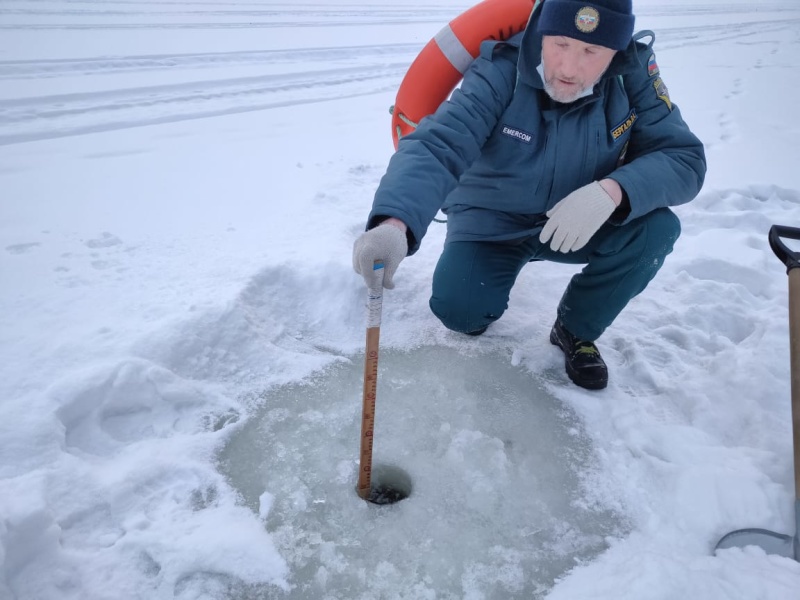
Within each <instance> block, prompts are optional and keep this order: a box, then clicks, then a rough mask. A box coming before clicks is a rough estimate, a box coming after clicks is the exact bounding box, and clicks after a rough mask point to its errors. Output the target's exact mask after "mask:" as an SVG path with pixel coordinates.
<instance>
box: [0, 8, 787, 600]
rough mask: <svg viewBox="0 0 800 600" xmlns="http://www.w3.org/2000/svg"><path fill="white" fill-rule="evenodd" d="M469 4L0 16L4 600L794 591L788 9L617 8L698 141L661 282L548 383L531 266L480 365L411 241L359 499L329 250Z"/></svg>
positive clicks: (345, 253) (344, 288)
mask: <svg viewBox="0 0 800 600" xmlns="http://www.w3.org/2000/svg"><path fill="white" fill-rule="evenodd" d="M468 6H469V3H468V2H463V1H456V0H437V1H435V2H432V3H431V2H429V3H425V4H422V3H415V4H411V5H406V6H400V5H397V4H396V3H394V2H388V0H371V1H370V2H368V3H366V4H352V3H351V4H347V3H343V2H337V1H335V0H330V1H328V2H318V3H299V4H298V3H289V2H284V3H278V2H272V1H270V0H264V1H261V2H256V1H255V0H251V1H250V2H245V1H238V0H232V1H230V2H221V1H216V2H214V1H206V2H200V1H189V0H176V1H175V2H170V3H159V2H146V1H137V2H123V1H118V2H117V1H109V2H96V1H95V2H93V1H89V0H86V1H82V2H70V1H66V0H64V1H56V0H47V1H36V2H23V1H22V0H6V1H5V2H3V3H2V5H0V81H1V82H2V85H0V563H1V564H2V569H1V570H0V598H2V599H3V600H5V599H6V598H9V599H15V600H16V599H20V600H28V599H37V600H39V599H42V600H51V599H77V598H80V599H82V600H88V599H91V600H94V599H98V600H100V599H112V598H113V599H117V598H142V599H148V600H149V599H153V598H159V599H161V598H164V599H165V598H179V599H190V598H191V599H200V598H208V599H210V598H214V599H222V598H230V599H244V598H331V599H332V598H342V599H345V598H346V599H350V598H365V599H366V598H385V599H387V600H388V599H395V598H408V599H429V598H430V599H434V598H436V599H440V598H468V599H470V600H478V599H487V600H491V599H495V598H547V599H548V600H578V599H581V600H582V599H584V598H589V597H591V598H593V599H598V600H605V599H608V600H611V599H613V600H620V599H630V600H675V599H678V598H703V599H704V600H706V599H707V600H722V599H725V600H753V599H764V600H796V598H798V597H800V564H798V563H797V562H795V561H792V560H789V559H786V558H781V557H776V556H770V555H766V554H764V553H763V552H762V551H760V550H759V549H757V548H748V549H744V550H740V549H732V550H726V551H723V552H721V553H719V554H718V555H717V556H714V554H713V552H712V550H713V547H714V544H715V543H716V541H717V540H718V539H719V537H720V536H721V535H723V534H725V533H727V532H729V531H731V530H733V529H739V528H742V527H764V528H767V529H770V530H773V531H777V532H781V533H788V534H793V533H794V528H795V521H794V514H793V502H794V478H793V470H792V439H791V417H790V382H789V379H790V374H789V339H788V313H787V277H786V271H785V268H784V267H783V265H781V264H780V262H779V261H778V260H777V259H776V258H775V256H774V255H773V254H772V251H771V250H770V249H769V247H768V244H767V231H768V230H769V227H770V226H771V225H772V224H775V223H779V224H785V225H800V175H798V171H797V167H796V163H797V161H798V158H800V152H799V151H798V149H797V142H796V140H797V138H798V135H800V124H798V121H797V119H796V118H795V112H796V111H795V109H794V103H795V98H796V97H797V93H798V91H800V89H799V88H798V85H799V84H798V82H797V78H796V74H797V66H796V60H797V59H796V57H797V55H798V51H800V5H798V4H797V2H796V1H795V0H775V1H771V2H749V3H746V2H741V3H739V2H728V1H725V2H723V1H722V0H706V1H705V2H703V3H701V4H697V3H694V2H688V1H687V0H679V1H673V2H666V1H663V0H661V1H659V0H634V7H635V12H636V14H637V29H644V28H650V29H653V30H655V32H656V37H657V40H656V46H655V48H656V52H657V54H658V63H659V67H660V69H661V72H662V74H663V77H664V80H665V82H666V83H667V85H668V86H669V90H670V95H671V97H672V99H673V100H674V101H675V102H676V103H677V104H679V106H680V107H681V110H682V112H683V114H684V116H685V118H686V120H687V121H688V122H689V123H690V125H691V126H692V127H693V129H694V130H695V131H696V132H697V133H698V135H699V136H700V137H701V139H703V141H704V142H705V144H706V147H707V152H708V158H709V173H708V178H707V181H706V185H705V188H704V190H703V191H702V192H701V194H700V195H699V196H698V198H697V199H696V200H695V201H693V202H692V203H690V204H687V205H684V206H681V207H679V208H678V209H677V211H676V212H678V214H679V216H680V217H681V220H682V224H683V234H682V237H681V238H680V240H679V241H678V244H677V246H676V248H675V251H674V252H673V254H672V255H670V257H668V259H667V261H666V263H665V266H664V268H663V269H662V271H661V272H660V273H659V275H658V276H657V277H656V279H655V280H654V281H653V282H652V283H651V285H650V286H649V287H648V288H647V290H646V291H645V292H644V293H643V294H642V295H641V296H639V297H638V298H636V299H634V301H633V302H631V304H630V305H629V307H628V308H627V309H626V311H625V312H624V313H623V314H622V316H621V317H620V318H619V319H618V320H617V322H615V323H614V325H613V326H612V327H611V328H610V329H609V330H608V331H607V333H606V334H605V335H604V336H603V337H602V338H601V340H600V341H599V346H600V348H601V350H602V351H603V354H604V357H605V358H606V360H607V362H608V363H609V368H610V372H611V382H610V385H609V387H608V388H607V389H606V390H604V391H602V392H599V393H598V392H594V393H593V392H588V391H584V390H581V389H579V388H576V387H574V386H572V385H571V384H570V383H569V381H568V380H567V378H566V375H565V374H564V372H563V366H562V357H561V355H560V353H559V352H558V350H556V349H555V348H554V347H553V346H551V345H550V344H549V342H548V340H547V334H548V331H549V327H550V325H551V323H552V320H553V315H554V311H555V307H556V304H557V302H558V299H559V297H560V295H561V293H562V291H563V288H564V286H565V285H566V283H567V281H568V280H569V278H570V276H571V275H572V273H573V272H574V268H573V267H568V266H565V265H555V264H545V263H536V264H532V265H530V266H528V267H527V268H526V269H525V270H524V271H523V273H522V275H521V277H520V280H519V283H518V285H517V286H516V287H515V288H514V291H513V293H512V297H511V306H510V308H509V311H508V312H507V313H506V314H505V315H504V316H503V318H502V319H501V320H500V321H499V322H498V323H497V324H496V325H495V326H493V327H492V328H491V329H490V331H489V332H487V334H485V335H484V336H482V337H481V338H476V339H473V338H465V337H464V336H459V335H456V334H453V333H451V332H448V331H446V330H444V329H443V328H442V326H441V325H440V324H439V323H438V322H437V320H436V319H435V318H434V317H433V316H432V315H431V314H430V311H429V310H428V308H427V300H428V295H429V290H430V279H431V274H432V271H433V267H434V265H435V262H436V259H437V258H438V253H439V251H440V249H441V245H442V242H443V239H444V228H443V227H442V226H438V225H434V226H432V227H431V229H430V232H429V235H428V237H426V239H425V240H424V243H423V247H422V249H421V250H420V252H419V253H418V254H417V255H415V256H414V257H412V258H410V259H408V260H407V261H405V262H404V263H403V264H402V265H401V267H400V270H399V271H398V274H397V276H396V283H397V288H396V289H395V290H392V291H389V292H387V293H386V294H385V297H384V310H383V324H382V331H381V349H382V354H381V363H380V365H381V366H380V372H379V392H378V411H377V421H378V423H377V429H376V440H375V458H376V461H378V462H382V463H387V464H394V465H397V466H398V467H400V468H402V469H403V470H404V471H405V472H407V473H408V474H409V476H410V477H411V479H412V481H413V486H414V489H413V493H412V496H411V497H410V498H408V499H406V500H404V501H402V502H401V503H399V504H397V505H394V506H391V507H384V508H376V507H373V506H369V505H366V504H365V503H363V502H362V501H360V500H359V499H358V498H357V496H356V494H355V492H354V486H355V474H356V466H357V464H356V460H357V457H358V442H359V439H358V436H359V426H360V414H359V413H360V403H361V388H360V385H361V383H360V377H361V368H362V361H363V349H364V327H365V310H364V301H365V291H364V289H363V283H362V281H361V280H360V277H359V276H358V275H356V274H355V273H353V272H352V268H351V266H350V251H351V246H352V241H353V239H354V238H355V236H356V235H357V234H358V233H359V232H360V231H361V230H362V228H363V224H364V219H365V218H366V214H367V211H368V208H369V205H370V202H371V199H372V193H373V191H374V189H375V186H376V185H377V183H378V181H379V179H380V177H381V175H382V174H383V171H384V169H385V167H386V164H387V161H388V159H389V157H390V155H391V152H392V143H391V136H390V132H389V114H388V107H389V106H390V105H391V104H392V103H393V100H394V94H395V93H396V90H397V86H398V84H399V82H400V80H401V78H402V76H403V74H404V72H405V69H406V68H407V66H408V64H409V63H410V62H411V60H413V58H414V56H415V55H416V53H417V52H418V51H419V50H420V49H421V48H422V46H423V45H424V44H425V43H426V42H427V41H428V39H430V38H431V37H432V36H433V35H434V34H435V33H436V32H437V31H438V30H439V29H440V28H441V27H442V25H444V24H445V23H446V22H447V21H449V20H450V19H452V18H453V17H454V16H456V15H457V14H459V13H460V12H462V11H463V10H464V9H465V8H466V7H468Z"/></svg>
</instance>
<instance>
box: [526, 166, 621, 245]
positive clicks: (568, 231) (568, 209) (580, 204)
mask: <svg viewBox="0 0 800 600" xmlns="http://www.w3.org/2000/svg"><path fill="white" fill-rule="evenodd" d="M616 208H617V205H616V204H614V201H613V200H612V199H611V196H609V195H608V194H607V193H606V191H605V190H604V189H603V187H602V186H601V185H600V184H599V183H598V182H596V181H593V182H592V183H590V184H588V185H585V186H583V187H581V188H578V189H577V190H575V191H574V192H572V193H571V194H570V195H569V196H567V197H566V198H563V199H562V200H560V201H559V202H558V204H556V205H555V206H554V207H553V208H551V209H550V210H548V211H547V216H548V217H549V220H548V221H547V223H545V226H544V228H543V229H542V233H541V234H539V241H540V242H542V243H543V244H546V243H547V240H549V239H550V237H551V236H552V238H553V239H552V240H550V248H551V249H552V250H555V251H556V252H564V253H566V252H574V251H575V250H579V249H581V248H583V247H584V246H585V245H586V242H588V241H589V240H590V239H591V237H592V236H593V235H594V234H595V233H596V232H597V230H598V229H600V227H601V226H602V225H603V223H605V222H606V221H607V220H608V217H610V216H611V213H613V212H614V209H616Z"/></svg>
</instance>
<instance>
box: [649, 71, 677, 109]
mask: <svg viewBox="0 0 800 600" xmlns="http://www.w3.org/2000/svg"><path fill="white" fill-rule="evenodd" d="M653 89H654V90H655V91H656V96H658V99H659V100H661V101H662V102H663V103H664V104H666V105H667V108H668V109H670V111H671V110H672V100H670V98H669V90H668V89H667V85H666V84H665V83H664V80H663V79H661V77H659V78H658V79H656V80H655V81H654V82H653Z"/></svg>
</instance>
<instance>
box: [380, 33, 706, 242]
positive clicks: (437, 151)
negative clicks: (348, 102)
mask: <svg viewBox="0 0 800 600" xmlns="http://www.w3.org/2000/svg"><path fill="white" fill-rule="evenodd" d="M535 29H536V28H535V23H531V24H530V25H529V27H528V28H527V29H526V31H525V32H523V33H521V34H519V35H517V36H515V37H513V38H511V39H510V40H508V41H506V42H484V44H483V45H482V46H481V53H480V56H479V57H478V58H477V59H476V60H475V61H474V62H473V63H472V65H471V67H470V68H469V70H468V71H467V73H466V74H465V76H464V79H463V81H462V82H461V86H460V88H459V89H457V90H456V91H455V92H454V93H453V95H452V97H451V98H450V100H448V101H446V102H444V103H443V104H442V105H441V106H440V107H439V109H438V110H437V111H436V112H435V113H434V114H433V115H431V116H429V117H426V118H425V119H423V120H422V121H421V122H420V124H419V127H418V128H417V129H416V131H414V132H413V133H411V134H410V135H408V136H406V137H405V138H403V139H402V140H400V143H399V145H398V150H397V152H396V153H395V154H394V155H393V156H392V158H391V160H390V162H389V166H388V168H387V171H386V174H385V175H384V177H383V179H382V180H381V183H380V185H379V187H378V190H377V191H376V194H375V200H374V203H373V207H372V211H371V213H370V216H369V220H368V223H367V227H368V228H370V227H374V226H375V225H376V224H377V223H379V222H380V221H382V220H383V219H385V218H387V217H397V218H399V219H401V220H402V221H403V222H405V223H406V225H408V227H409V254H413V253H414V252H416V250H417V249H418V248H419V243H420V241H421V240H422V238H423V237H424V235H425V232H426V231H427V228H428V225H429V224H430V223H431V221H432V220H433V218H434V217H435V216H436V213H437V211H438V210H439V209H440V208H441V209H442V210H443V211H444V212H445V213H446V214H447V223H448V224H447V236H448V240H450V241H458V240H498V241H499V240H509V239H514V238H520V237H525V236H527V235H530V234H532V233H534V232H535V231H538V229H539V228H540V227H541V225H542V222H543V218H544V215H543V213H545V212H546V211H547V210H548V209H550V208H552V207H553V205H555V204H556V203H557V202H558V201H559V200H561V199H562V198H564V197H565V196H566V195H568V194H569V193H570V192H572V191H574V190H576V189H577V188H579V187H581V186H583V185H586V184H588V183H590V182H592V181H597V180H600V179H603V178H606V177H608V178H611V179H614V180H616V181H617V182H618V183H619V184H620V186H621V187H622V189H623V190H624V192H625V194H626V199H627V201H626V205H625V207H624V210H622V211H620V210H618V211H617V212H616V213H615V214H614V215H612V218H611V220H612V222H614V223H617V224H623V223H626V222H627V221H629V220H631V219H635V218H637V217H639V216H641V215H643V214H646V213H648V212H649V211H652V210H654V209H656V208H659V207H665V206H674V205H677V204H682V203H685V202H688V201H690V200H691V199H693V198H694V197H695V196H696V195H697V194H698V192H699V191H700V188H701V187H702V184H703V178H704V176H705V171H706V161H705V154H704V151H703V145H702V143H701V142H700V140H699V139H698V138H697V137H696V136H695V135H694V134H693V133H692V132H691V131H690V130H689V128H688V126H687V125H686V123H685V122H684V121H683V119H682V118H681V114H680V110H679V109H678V107H677V106H676V105H675V104H674V103H672V102H671V100H670V98H669V94H668V92H667V89H666V86H665V85H664V83H663V81H662V79H661V76H660V73H659V72H658V66H657V63H656V59H655V55H654V54H653V51H652V44H653V41H654V39H655V36H654V35H653V34H652V32H645V35H642V34H639V35H637V36H634V40H642V39H645V38H647V37H649V38H650V40H649V44H645V43H643V42H642V41H634V40H632V41H631V44H630V45H629V46H628V48H627V50H625V51H624V52H617V54H616V55H615V56H614V59H613V60H612V62H611V65H610V66H609V68H608V70H607V71H606V73H605V74H604V76H603V77H602V79H601V80H600V81H599V82H598V84H597V85H596V86H595V88H594V91H593V94H592V95H591V96H587V97H585V98H582V99H579V100H577V101H575V102H573V103H570V104H560V103H556V102H553V101H552V100H551V99H550V98H549V97H548V96H547V94H546V93H545V91H544V85H543V82H542V79H541V77H540V75H539V73H538V72H537V67H538V66H539V64H540V62H541V48H542V36H541V34H539V33H538V32H537V31H536V30H535ZM628 208H629V210H627V209H628Z"/></svg>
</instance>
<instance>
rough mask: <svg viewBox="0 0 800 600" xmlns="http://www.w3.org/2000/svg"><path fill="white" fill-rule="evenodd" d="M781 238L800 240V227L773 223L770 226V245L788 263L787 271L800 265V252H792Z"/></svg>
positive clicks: (776, 254)
mask: <svg viewBox="0 0 800 600" xmlns="http://www.w3.org/2000/svg"><path fill="white" fill-rule="evenodd" d="M781 238H789V239H792V240H800V227H789V226H788V225H773V226H772V227H770V228H769V245H770V248H772V251H773V252H774V253H775V256H777V257H778V258H779V259H781V262H782V263H783V264H784V265H786V271H787V272H788V271H791V270H792V269H796V268H797V267H800V254H798V253H797V252H792V251H791V250H789V248H787V247H786V244H784V243H783V241H782V240H781Z"/></svg>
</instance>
